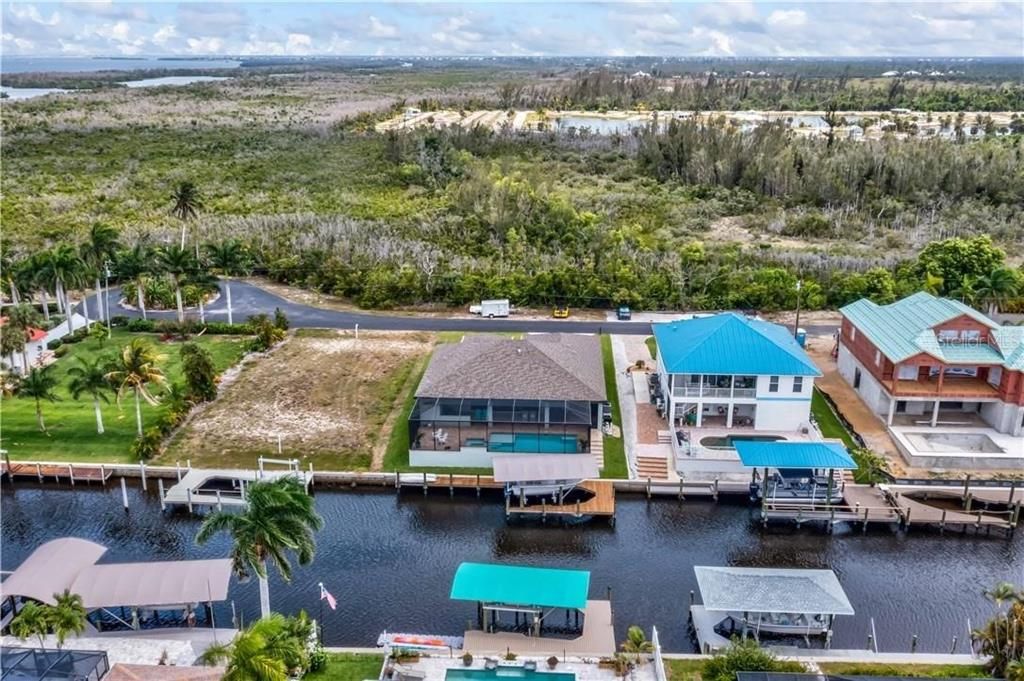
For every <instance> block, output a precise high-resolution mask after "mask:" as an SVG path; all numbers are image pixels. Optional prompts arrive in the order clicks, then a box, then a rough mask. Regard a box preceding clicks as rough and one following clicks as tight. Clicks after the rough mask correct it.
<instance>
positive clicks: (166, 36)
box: [152, 24, 178, 45]
mask: <svg viewBox="0 0 1024 681" xmlns="http://www.w3.org/2000/svg"><path fill="white" fill-rule="evenodd" d="M177 37H178V29H177V27H176V26H175V25H174V24H165V25H163V26H161V27H160V28H158V29H157V30H156V32H155V33H154V34H153V38H152V40H153V43H154V44H156V45H165V44H167V41H169V40H170V39H171V38H177Z"/></svg>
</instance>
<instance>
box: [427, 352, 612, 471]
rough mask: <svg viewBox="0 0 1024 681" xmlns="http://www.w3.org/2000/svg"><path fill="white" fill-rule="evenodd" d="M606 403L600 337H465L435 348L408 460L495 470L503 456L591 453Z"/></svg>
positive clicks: (597, 436) (432, 464)
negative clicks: (494, 463) (494, 461)
mask: <svg viewBox="0 0 1024 681" xmlns="http://www.w3.org/2000/svg"><path fill="white" fill-rule="evenodd" d="M606 399H607V395H606V392H605V383H604V370H603V367H602V363H601V345H600V341H599V340H598V338H597V337H596V336H587V335H572V334H536V335H528V336H526V337H525V338H522V339H513V338H508V337H504V336H491V335H479V336H466V337H465V338H464V339H463V340H462V342H460V343H452V344H448V345H442V346H440V347H439V348H437V350H435V351H434V355H433V357H432V358H431V360H430V365H429V366H428V367H427V370H426V372H425V373H424V374H423V378H422V380H421V381H420V385H419V388H418V389H417V390H416V402H415V404H414V405H413V409H412V412H411V414H410V416H409V462H410V464H412V465H414V466H452V467H490V465H491V459H492V458H493V457H494V456H498V455H502V454H506V455H507V454H511V453H523V454H567V455H574V454H591V453H592V448H591V443H592V442H594V441H595V438H599V437H600V431H599V430H598V429H599V428H600V427H601V422H602V419H603V418H604V413H605V406H604V405H605V401H606Z"/></svg>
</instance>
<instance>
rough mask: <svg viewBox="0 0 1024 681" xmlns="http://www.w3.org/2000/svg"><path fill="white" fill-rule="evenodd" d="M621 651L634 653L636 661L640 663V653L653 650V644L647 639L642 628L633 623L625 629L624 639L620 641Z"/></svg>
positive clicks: (647, 652) (647, 653)
mask: <svg viewBox="0 0 1024 681" xmlns="http://www.w3.org/2000/svg"><path fill="white" fill-rule="evenodd" d="M622 652H624V653H629V654H631V655H634V656H635V658H636V663H637V664H640V660H641V656H642V655H649V654H650V653H653V652H654V644H653V643H651V642H650V641H648V640H647V637H646V636H645V635H644V630H643V629H641V628H640V627H638V626H637V625H635V624H634V625H633V626H631V627H630V628H629V629H627V630H626V640H625V641H623V642H622Z"/></svg>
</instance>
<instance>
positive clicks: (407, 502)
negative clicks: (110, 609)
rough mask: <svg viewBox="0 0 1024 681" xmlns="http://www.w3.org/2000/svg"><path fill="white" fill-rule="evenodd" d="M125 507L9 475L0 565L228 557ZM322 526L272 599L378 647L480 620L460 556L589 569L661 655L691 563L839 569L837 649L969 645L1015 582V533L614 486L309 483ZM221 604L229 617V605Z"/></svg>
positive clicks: (1020, 563) (688, 647)
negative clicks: (659, 645)
mask: <svg viewBox="0 0 1024 681" xmlns="http://www.w3.org/2000/svg"><path fill="white" fill-rule="evenodd" d="M129 498H130V506H131V508H130V510H129V511H127V512H126V511H125V510H124V509H123V507H122V505H121V492H120V486H119V485H113V484H112V485H110V486H108V487H107V488H101V487H99V486H98V485H96V484H93V485H92V486H91V487H90V486H86V485H83V484H81V483H80V484H79V485H78V486H77V487H75V488H70V487H68V486H66V485H64V486H55V485H44V486H39V485H36V484H34V483H27V482H26V483H21V482H19V483H18V484H17V485H16V486H14V487H13V488H12V487H11V486H10V485H6V484H5V485H4V488H3V494H2V499H0V514H2V523H0V524H2V554H0V563H2V569H4V570H12V569H14V568H15V567H17V566H18V565H19V564H20V563H21V561H22V560H24V559H25V557H26V556H27V555H28V554H29V553H30V552H31V551H32V550H33V549H34V548H35V547H36V546H38V545H39V544H40V543H42V542H44V541H47V540H50V539H54V538H57V537H64V536H76V537H82V538H86V539H90V540H93V541H96V542H99V543H101V544H104V545H105V546H108V547H110V550H109V552H108V553H107V554H106V556H105V557H104V559H103V560H104V561H109V562H121V561H132V560H165V559H180V558H208V557H220V556H226V555H227V553H228V551H229V549H230V545H229V543H228V540H227V539H226V538H219V539H217V540H214V541H212V542H211V543H209V544H208V545H206V546H197V545H196V544H195V542H194V540H193V537H194V536H195V532H196V529H197V528H198V526H199V522H200V521H201V518H199V517H195V516H189V515H187V514H186V513H184V512H183V511H167V512H163V513H161V511H160V505H159V502H158V500H157V497H156V492H155V485H153V484H152V481H151V484H150V490H149V492H148V493H145V492H143V491H142V490H141V489H139V488H138V487H129ZM316 505H317V508H318V510H319V512H320V513H321V514H322V515H323V517H324V520H325V522H326V527H325V529H324V530H323V531H322V532H321V533H320V534H319V535H318V538H317V543H318V550H317V556H316V559H315V560H314V562H313V563H312V564H311V565H309V566H305V567H298V566H296V568H295V574H294V578H293V580H292V582H291V583H290V584H285V583H283V582H282V581H281V580H280V578H277V577H276V576H274V577H272V579H271V587H270V598H271V605H272V607H273V608H274V609H275V610H279V611H282V612H285V613H292V612H296V611H297V610H298V609H300V608H304V609H306V610H307V611H308V612H309V613H310V614H312V615H313V616H317V615H318V613H319V607H320V602H319V600H318V597H319V590H318V587H317V583H318V582H323V583H324V585H325V586H326V587H327V589H328V590H329V591H330V592H331V593H332V594H333V595H334V596H335V597H336V598H337V601H338V609H337V610H336V611H333V612H332V611H330V610H327V611H326V613H325V617H324V622H325V642H326V643H327V644H329V645H353V646H366V645H374V644H375V642H376V638H377V635H378V634H379V633H380V632H381V631H383V630H385V629H387V630H391V631H400V632H412V633H430V634H452V635H459V634H461V632H462V631H463V630H464V629H465V627H466V625H467V623H468V622H469V621H470V620H472V619H473V617H474V615H475V608H474V606H473V604H471V603H463V602H457V601H451V600H449V599H448V592H449V589H450V587H451V579H452V575H453V574H454V572H455V569H456V567H457V566H458V565H459V563H461V562H462V561H484V562H500V563H514V564H529V565H543V566H551V567H564V568H581V569H587V570H590V571H591V589H590V591H591V597H592V598H604V597H605V594H606V589H607V588H609V587H610V588H611V590H612V607H613V612H614V617H615V626H616V631H617V635H618V637H619V638H620V639H621V638H622V637H623V635H624V632H625V629H626V628H627V627H628V626H629V625H631V624H640V625H642V626H643V627H644V628H645V629H648V630H649V628H650V626H651V625H656V626H657V627H658V631H659V634H660V636H661V640H662V642H663V644H664V646H665V648H666V650H669V651H672V652H690V651H693V650H694V644H693V643H692V642H691V641H690V638H689V635H688V632H687V624H686V613H687V606H688V603H689V593H690V590H696V589H697V583H696V579H695V577H694V574H693V566H694V565H733V566H761V567H804V568H832V569H834V570H835V571H836V573H837V574H838V575H839V579H840V581H841V582H842V584H843V586H844V587H845V589H846V592H847V594H848V595H849V597H850V601H851V602H852V603H853V606H854V609H855V610H856V611H857V614H856V616H854V617H843V618H838V620H837V625H836V632H835V639H834V646H835V647H840V648H863V647H865V646H866V645H867V641H868V635H869V634H870V632H871V620H872V619H874V623H875V628H876V630H877V633H878V643H879V649H880V650H882V651H892V652H896V651H907V650H909V647H910V639H911V636H912V635H913V634H917V635H918V636H919V637H920V640H919V645H918V650H919V651H922V652H925V651H928V652H949V650H950V646H951V645H952V641H953V638H954V637H957V638H958V639H959V642H958V644H957V651H958V652H967V628H968V619H970V622H971V624H972V625H973V626H978V624H979V623H980V622H982V621H983V620H984V619H986V618H987V617H988V616H989V614H990V613H991V611H992V610H991V606H990V605H989V604H988V603H987V602H986V601H985V599H984V598H983V596H982V590H983V589H985V588H986V587H990V586H991V585H993V584H995V583H996V582H998V581H1001V580H1009V581H1014V582H1017V583H1018V584H1020V583H1021V582H1024V539H1022V536H1021V535H1024V533H1018V535H1017V536H1016V537H1015V538H1013V539H1007V538H1005V537H1004V536H996V535H995V534H993V535H992V536H986V535H984V534H980V535H975V534H974V533H973V532H972V531H969V532H968V533H966V534H963V535H961V534H959V533H952V535H951V533H948V532H947V534H946V535H945V536H942V535H940V534H938V533H937V532H930V531H927V530H915V531H914V532H912V533H910V534H902V533H897V532H894V531H890V530H887V529H886V530H881V529H879V530H870V531H869V532H868V533H867V534H862V533H861V531H860V530H859V529H856V530H854V529H850V528H844V527H843V526H839V527H837V528H836V532H835V533H834V534H833V535H827V534H825V533H824V532H823V531H822V530H821V529H820V528H806V527H805V528H804V529H802V530H796V529H794V528H792V527H790V526H786V527H778V528H770V529H768V530H763V529H762V528H761V527H760V525H759V524H758V523H757V522H756V518H755V515H754V513H755V511H754V509H752V508H750V507H748V506H746V505H745V504H743V503H739V502H737V503H735V504H733V503H729V502H724V501H723V502H722V503H718V504H715V503H712V502H698V501H686V502H683V503H680V502H678V501H677V500H674V499H672V500H669V499H661V500H658V499H656V500H653V501H650V502H648V501H647V500H646V499H644V498H643V497H634V496H626V495H619V498H618V503H617V509H616V523H615V526H614V527H611V526H609V525H608V524H607V523H606V522H603V521H594V522H591V523H587V524H580V525H561V524H557V523H556V524H548V525H546V526H545V525H541V524H540V523H539V522H533V521H531V522H523V521H514V522H512V523H506V521H505V517H504V508H503V505H502V503H501V500H500V497H496V496H490V497H487V496H485V497H484V498H483V499H482V500H478V499H477V498H476V497H475V496H473V495H472V494H470V495H467V496H456V498H455V499H449V498H448V495H447V493H446V492H443V491H437V490H435V491H432V492H431V495H430V496H428V497H424V496H423V495H422V494H421V493H420V492H419V491H408V490H407V491H405V492H403V494H402V495H401V496H399V495H396V494H395V493H394V491H393V490H391V491H390V492H385V491H380V492H365V491H363V492H355V491H327V490H320V491H317V492H316ZM230 597H231V598H232V599H233V600H234V601H235V603H236V605H237V607H238V609H239V611H240V612H242V613H243V614H244V617H245V618H246V620H247V621H248V620H251V619H252V618H254V617H256V616H257V615H258V611H259V607H258V593H257V586H256V584H255V582H249V583H233V585H232V587H231V592H230ZM225 612H230V611H229V610H227V611H221V612H219V614H218V617H220V618H221V622H225V621H226V619H227V617H229V615H227V614H225Z"/></svg>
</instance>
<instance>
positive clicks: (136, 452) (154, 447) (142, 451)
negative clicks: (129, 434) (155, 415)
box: [132, 428, 164, 461]
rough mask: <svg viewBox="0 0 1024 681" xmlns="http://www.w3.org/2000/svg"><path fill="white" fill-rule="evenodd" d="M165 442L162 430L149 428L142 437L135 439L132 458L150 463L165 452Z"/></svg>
mask: <svg viewBox="0 0 1024 681" xmlns="http://www.w3.org/2000/svg"><path fill="white" fill-rule="evenodd" d="M163 440H164V434H163V432H161V430H160V428H147V429H146V430H145V432H143V433H142V437H137V438H135V441H134V442H133V443H132V456H133V457H135V458H136V459H142V460H143V461H149V460H150V459H152V458H153V457H155V456H157V455H158V454H160V452H161V451H162V450H163Z"/></svg>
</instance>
